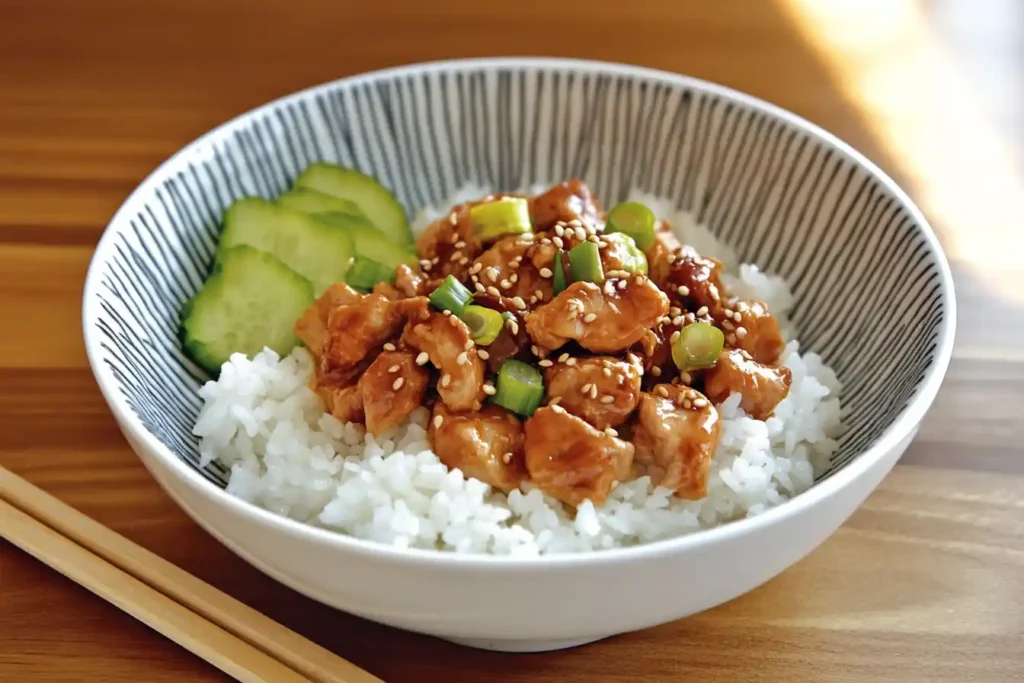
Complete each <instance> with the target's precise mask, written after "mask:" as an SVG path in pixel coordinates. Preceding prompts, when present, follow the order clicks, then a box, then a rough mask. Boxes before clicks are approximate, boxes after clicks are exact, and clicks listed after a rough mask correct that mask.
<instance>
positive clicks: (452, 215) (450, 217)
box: [448, 211, 459, 237]
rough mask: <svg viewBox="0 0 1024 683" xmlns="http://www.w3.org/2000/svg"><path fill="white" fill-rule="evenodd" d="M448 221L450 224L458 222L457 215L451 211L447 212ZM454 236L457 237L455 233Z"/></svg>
mask: <svg viewBox="0 0 1024 683" xmlns="http://www.w3.org/2000/svg"><path fill="white" fill-rule="evenodd" d="M448 222H449V223H451V224H452V225H455V224H457V223H458V222H459V215H458V214H457V213H455V212H454V211H452V212H451V213H450V214H448ZM456 237H458V235H457V234H456Z"/></svg>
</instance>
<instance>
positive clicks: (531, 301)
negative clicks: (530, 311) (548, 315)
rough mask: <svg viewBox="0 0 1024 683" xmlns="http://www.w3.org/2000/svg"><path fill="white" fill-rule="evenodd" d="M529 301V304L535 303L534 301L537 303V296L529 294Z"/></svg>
mask: <svg viewBox="0 0 1024 683" xmlns="http://www.w3.org/2000/svg"><path fill="white" fill-rule="evenodd" d="M530 303H531V304H535V303H537V297H535V296H532V295H531V296H530Z"/></svg>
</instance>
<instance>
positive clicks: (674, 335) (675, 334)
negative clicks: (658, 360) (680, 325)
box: [668, 330, 679, 344]
mask: <svg viewBox="0 0 1024 683" xmlns="http://www.w3.org/2000/svg"><path fill="white" fill-rule="evenodd" d="M676 339H679V330H676V331H675V332H673V333H672V336H671V337H669V338H668V342H669V344H675V343H676Z"/></svg>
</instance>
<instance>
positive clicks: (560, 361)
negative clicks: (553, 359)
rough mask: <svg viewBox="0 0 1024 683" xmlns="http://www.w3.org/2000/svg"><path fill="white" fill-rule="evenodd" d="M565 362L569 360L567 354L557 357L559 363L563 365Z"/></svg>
mask: <svg viewBox="0 0 1024 683" xmlns="http://www.w3.org/2000/svg"><path fill="white" fill-rule="evenodd" d="M567 360H569V354H567V353H563V354H562V355H561V356H559V357H558V362H559V363H564V362H565V361H567Z"/></svg>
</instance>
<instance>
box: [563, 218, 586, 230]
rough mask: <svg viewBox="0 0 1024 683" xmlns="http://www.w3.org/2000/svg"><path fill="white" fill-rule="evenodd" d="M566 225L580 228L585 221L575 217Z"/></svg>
mask: <svg viewBox="0 0 1024 683" xmlns="http://www.w3.org/2000/svg"><path fill="white" fill-rule="evenodd" d="M566 225H567V226H569V227H570V228H578V227H580V226H581V225H583V221H581V220H580V219H579V218H573V219H572V220H570V221H568V222H567V223H566Z"/></svg>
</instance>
